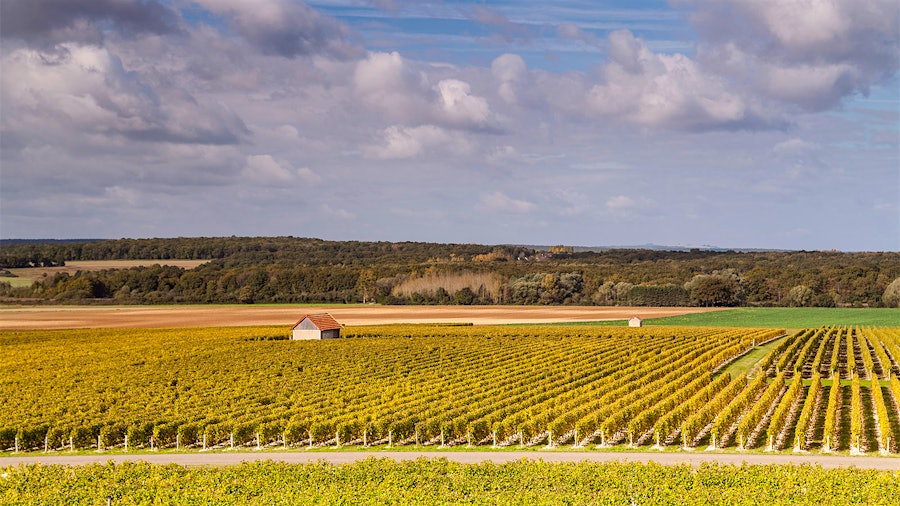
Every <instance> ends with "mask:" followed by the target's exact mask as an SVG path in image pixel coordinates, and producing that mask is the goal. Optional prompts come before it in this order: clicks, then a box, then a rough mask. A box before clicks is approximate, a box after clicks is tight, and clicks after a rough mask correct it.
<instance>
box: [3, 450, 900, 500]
mask: <svg viewBox="0 0 900 506" xmlns="http://www.w3.org/2000/svg"><path fill="white" fill-rule="evenodd" d="M898 494H900V480H898V479H897V477H896V474H895V473H892V472H887V471H875V470H865V469H856V468H852V467H851V468H842V469H822V468H821V467H813V466H785V465H759V466H740V467H737V466H722V465H715V464H714V465H704V466H701V467H699V468H692V467H691V466H689V465H686V464H682V465H671V466H667V465H658V464H655V465H654V464H640V463H633V462H630V463H623V462H613V463H602V464H598V463H586V462H582V463H577V464H576V463H546V462H534V461H528V460H520V461H516V462H511V463H506V464H491V463H484V464H460V463H455V462H449V461H447V460H444V459H438V460H427V459H419V460H414V461H408V462H394V461H391V460H387V459H380V460H379V459H374V458H370V459H367V460H364V461H362V462H357V463H355V464H345V465H330V464H325V463H317V464H283V463H273V462H260V463H245V464H241V465H238V466H225V467H217V466H211V467H191V468H185V467H183V466H177V465H168V466H161V465H152V464H147V463H129V464H122V465H113V464H108V465H100V464H94V465H90V466H82V467H75V468H72V467H66V466H54V465H50V466H48V465H31V466H27V467H18V468H15V467H7V468H4V467H2V466H0V503H3V504H54V505H55V504H59V505H66V506H72V505H85V506H88V505H90V506H93V505H97V504H117V505H133V504H220V505H231V504H234V505H248V504H254V505H255V504H259V505H267V506H268V505H273V504H277V505H292V504H490V505H496V504H523V505H532V504H601V505H603V504H610V505H613V504H616V505H619V504H681V505H691V504H754V505H755V504H810V505H816V506H819V505H823V504H866V505H878V504H896V502H895V501H894V500H895V499H896V498H897V496H898Z"/></svg>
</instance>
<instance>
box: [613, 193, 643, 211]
mask: <svg viewBox="0 0 900 506" xmlns="http://www.w3.org/2000/svg"><path fill="white" fill-rule="evenodd" d="M635 207H637V202H635V201H634V199H633V198H631V197H629V196H627V195H616V196H615V197H612V198H610V199H608V200H607V201H606V208H607V209H611V210H613V211H622V210H628V209H633V208H635Z"/></svg>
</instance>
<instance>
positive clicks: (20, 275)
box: [0, 259, 209, 286]
mask: <svg viewBox="0 0 900 506" xmlns="http://www.w3.org/2000/svg"><path fill="white" fill-rule="evenodd" d="M208 261H209V260H185V259H169V260H70V261H68V262H66V265H63V266H60V267H28V268H10V269H7V270H8V271H9V273H10V274H11V276H10V277H0V281H5V282H7V283H10V284H12V285H13V286H31V284H32V283H34V282H35V281H37V280H39V279H42V278H44V277H53V276H55V275H56V274H60V273H65V274H69V275H74V274H75V273H76V272H78V271H102V270H106V269H130V268H132V267H147V266H150V265H154V264H159V265H171V266H173V267H182V268H184V269H193V268H195V267H198V266H200V265H203V264H205V263H207V262H208Z"/></svg>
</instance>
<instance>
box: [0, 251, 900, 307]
mask: <svg viewBox="0 0 900 506" xmlns="http://www.w3.org/2000/svg"><path fill="white" fill-rule="evenodd" d="M126 259H140V260H149V261H151V262H148V263H155V262H156V261H158V264H156V265H148V266H146V267H132V268H125V269H108V270H101V271H79V272H77V273H75V274H74V275H69V274H66V273H60V274H55V275H52V276H46V277H43V278H41V279H38V280H37V281H35V282H34V284H32V286H30V287H13V286H11V285H10V284H9V283H5V282H0V297H2V298H3V299H4V300H7V301H15V300H21V299H31V300H38V301H48V302H54V303H59V302H71V303H85V302H87V303H90V302H116V303H134V304H152V303H307V302H312V303H345V302H379V303H383V304H581V305H639V306H688V305H690V306H873V307H876V306H884V305H889V306H891V307H896V306H897V303H898V302H897V299H898V298H900V297H898V294H900V282H897V281H895V280H897V279H898V278H900V253H897V252H865V253H843V252H835V251H770V252H759V251H754V252H736V251H710V250H691V251H659V250H640V249H613V250H604V251H581V252H576V251H574V250H573V249H572V248H562V247H556V248H553V249H552V250H550V249H541V248H535V247H527V246H513V245H501V246H492V245H475V244H437V243H415V242H399V243H392V242H358V241H324V240H321V239H308V238H294V237H272V238H267V237H255V238H240V237H222V238H174V239H119V240H104V241H88V242H73V243H68V242H46V243H42V242H33V243H24V244H3V245H0V268H2V269H10V268H29V267H41V266H44V267H46V266H54V265H65V263H66V262H67V261H79V260H81V261H84V260H126ZM171 259H208V260H209V262H207V263H204V264H202V265H200V266H199V267H196V268H194V269H184V268H181V267H174V266H167V265H165V261H166V260H171Z"/></svg>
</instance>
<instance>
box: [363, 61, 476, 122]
mask: <svg viewBox="0 0 900 506" xmlns="http://www.w3.org/2000/svg"><path fill="white" fill-rule="evenodd" d="M353 87H354V94H355V95H356V97H357V98H358V99H359V100H360V101H361V102H362V104H364V105H365V106H366V107H368V108H369V109H371V110H374V111H378V112H380V113H382V114H384V115H385V116H386V117H388V118H390V119H391V120H393V121H398V122H404V123H428V124H438V125H440V126H444V127H450V128H463V129H485V128H491V123H492V116H493V115H492V112H491V109H490V106H489V104H488V101H487V99H485V98H484V97H481V96H478V95H475V94H473V93H472V86H471V85H470V84H469V83H468V82H466V81H463V80H461V79H441V80H439V81H438V82H437V83H435V84H434V85H431V84H430V79H429V77H428V75H427V74H426V73H425V72H424V71H419V70H415V69H414V68H413V66H412V65H411V64H409V62H407V61H406V60H404V59H403V58H402V57H401V56H400V55H399V54H398V53H397V52H392V53H379V52H375V53H370V54H369V55H368V56H367V57H366V58H365V59H364V60H361V61H359V62H358V63H357V64H356V68H355V70H354V73H353Z"/></svg>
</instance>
